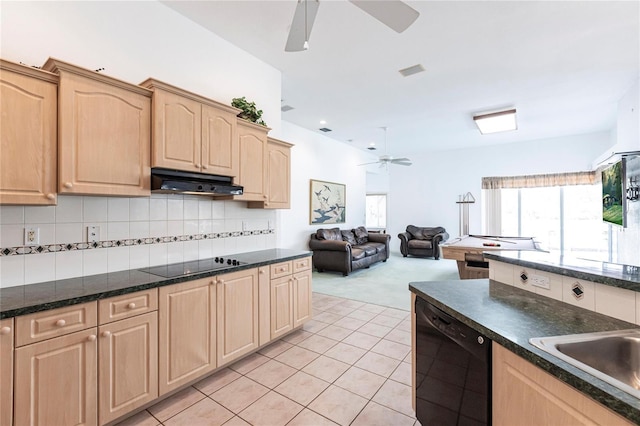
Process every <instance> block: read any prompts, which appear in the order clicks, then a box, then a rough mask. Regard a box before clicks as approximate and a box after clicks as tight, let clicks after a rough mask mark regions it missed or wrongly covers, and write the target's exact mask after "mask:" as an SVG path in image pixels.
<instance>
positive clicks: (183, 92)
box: [140, 78, 242, 115]
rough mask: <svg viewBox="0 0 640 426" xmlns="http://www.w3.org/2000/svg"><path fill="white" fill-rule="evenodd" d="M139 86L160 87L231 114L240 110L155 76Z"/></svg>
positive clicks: (151, 88)
mask: <svg viewBox="0 0 640 426" xmlns="http://www.w3.org/2000/svg"><path fill="white" fill-rule="evenodd" d="M140 86H142V87H146V88H147V89H150V90H155V89H161V90H164V91H165V92H169V93H173V94H174V95H178V96H182V97H184V98H188V99H191V100H194V101H196V102H200V103H203V104H208V105H211V106H213V107H216V108H218V109H221V110H223V111H227V112H230V113H233V115H238V113H240V112H241V111H242V110H241V109H238V108H235V107H232V106H230V105H225V104H223V103H221V102H218V101H216V100H213V99H210V98H207V97H204V96H202V95H198V94H197V93H193V92H190V91H188V90H185V89H181V88H179V87H176V86H174V85H172V84H169V83H165V82H164V81H160V80H157V79H155V78H148V79H146V80H145V81H143V82H142V83H140Z"/></svg>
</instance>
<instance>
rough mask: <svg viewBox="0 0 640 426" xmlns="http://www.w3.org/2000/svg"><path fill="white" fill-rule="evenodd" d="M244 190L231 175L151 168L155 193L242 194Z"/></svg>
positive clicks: (152, 188) (152, 185)
mask: <svg viewBox="0 0 640 426" xmlns="http://www.w3.org/2000/svg"><path fill="white" fill-rule="evenodd" d="M242 190H243V188H242V186H239V185H234V184H233V178H231V177H229V176H218V175H208V174H206V173H193V172H185V171H182V170H172V169H162V168H157V167H152V168H151V192H155V193H158V192H159V193H182V194H195V195H210V196H231V195H242Z"/></svg>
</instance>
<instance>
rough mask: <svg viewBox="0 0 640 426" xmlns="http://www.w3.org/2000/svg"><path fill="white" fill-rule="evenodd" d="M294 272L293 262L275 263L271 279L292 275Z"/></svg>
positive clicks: (272, 267) (272, 266)
mask: <svg viewBox="0 0 640 426" xmlns="http://www.w3.org/2000/svg"><path fill="white" fill-rule="evenodd" d="M292 272H293V265H292V262H281V263H274V264H273V265H271V279H274V278H280V277H284V276H285V275H291V273H292Z"/></svg>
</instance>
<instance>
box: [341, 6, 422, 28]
mask: <svg viewBox="0 0 640 426" xmlns="http://www.w3.org/2000/svg"><path fill="white" fill-rule="evenodd" d="M349 1H350V2H351V3H353V4H354V5H355V6H358V7H359V8H360V9H362V10H364V11H365V12H366V13H368V14H369V15H371V16H373V17H374V18H376V19H377V20H378V21H380V22H382V23H383V24H385V25H386V26H387V27H389V28H391V29H392V30H394V31H395V32H397V33H401V32H403V31H404V30H406V29H407V28H409V27H410V26H411V24H413V23H414V22H415V20H416V19H418V16H420V12H418V11H417V10H415V9H414V8H412V7H411V6H409V5H408V4H406V3H404V2H402V1H399V0H380V1H371V0H349Z"/></svg>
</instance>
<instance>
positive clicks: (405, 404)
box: [371, 380, 415, 418]
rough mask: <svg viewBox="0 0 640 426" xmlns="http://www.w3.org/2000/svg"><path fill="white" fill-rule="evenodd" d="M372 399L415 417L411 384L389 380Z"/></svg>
mask: <svg viewBox="0 0 640 426" xmlns="http://www.w3.org/2000/svg"><path fill="white" fill-rule="evenodd" d="M371 400H372V401H373V402H377V403H378V404H380V405H384V406H385V407H387V408H391V409H392V410H395V411H399V412H400V413H402V414H406V415H407V416H410V417H413V418H415V413H414V412H413V408H412V407H411V386H409V385H403V384H402V383H398V382H394V381H393V380H387V381H386V382H384V384H383V385H382V387H381V388H380V390H379V391H378V393H376V394H375V396H374V397H373V398H372V399H371Z"/></svg>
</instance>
